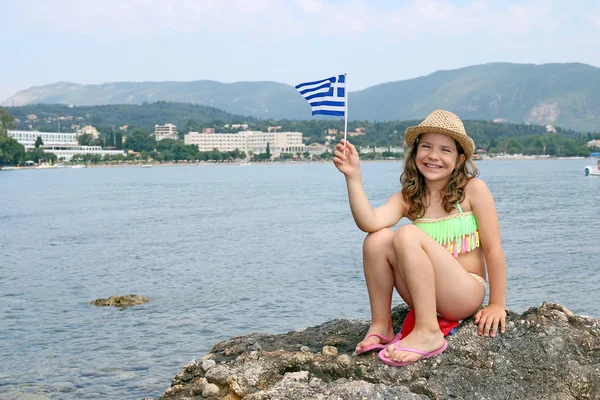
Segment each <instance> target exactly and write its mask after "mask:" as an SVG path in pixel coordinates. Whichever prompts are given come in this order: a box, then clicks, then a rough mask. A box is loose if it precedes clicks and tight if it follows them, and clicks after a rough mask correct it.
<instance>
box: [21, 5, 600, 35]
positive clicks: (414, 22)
mask: <svg viewBox="0 0 600 400" xmlns="http://www.w3.org/2000/svg"><path fill="white" fill-rule="evenodd" d="M15 3H16V4H12V5H10V7H12V8H13V9H15V8H16V10H17V11H20V14H21V15H26V16H27V17H26V20H25V21H19V22H17V23H15V27H16V28H17V29H19V27H21V28H20V29H25V30H33V31H51V32H62V33H73V34H83V35H93V36H97V37H99V38H122V37H148V36H150V37H152V36H161V35H165V34H173V33H207V34H223V33H227V34H244V35H246V36H247V37H261V36H262V37H268V38H271V39H274V38H276V39H285V38H294V37H296V38H310V37H328V38H344V37H349V36H350V37H351V36H352V35H356V34H365V33H367V34H368V33H374V34H379V33H382V32H383V33H388V34H393V35H395V37H394V40H396V41H402V40H411V39H414V38H416V37H430V38H435V37H436V35H444V37H447V36H448V35H467V34H472V35H473V36H488V35H492V36H501V35H502V36H509V37H515V36H518V35H524V34H528V33H531V32H535V33H537V34H539V33H553V32H556V31H558V30H559V29H561V27H565V26H575V27H576V26H577V25H579V24H580V19H579V18H577V16H578V15H579V17H580V18H581V16H582V15H584V14H583V13H585V12H586V10H585V9H586V7H585V6H584V5H583V4H582V3H583V1H581V0H573V1H572V5H571V11H573V10H576V9H578V8H579V9H582V10H583V11H580V12H579V14H574V13H573V14H572V15H571V14H570V10H569V9H565V5H564V4H565V3H564V2H563V1H558V0H527V1H522V2H520V3H512V5H507V3H505V2H504V1H499V2H498V1H496V3H494V1H493V0H474V1H470V2H460V3H457V2H451V1H449V0H413V1H411V2H398V3H397V4H398V5H396V6H390V5H388V6H387V8H386V9H382V8H381V6H379V7H378V6H376V5H375V4H377V3H375V2H368V1H367V0H349V1H346V2H340V1H336V2H335V3H331V2H328V1H326V0H294V1H289V0H251V1H249V0H153V1H152V2H150V1H146V0H103V1H97V0H54V1H51V2H50V1H48V2H39V1H36V0H21V1H20V2H15ZM509 4H510V3H509ZM587 8H588V9H589V8H590V7H587ZM588 11H589V10H588ZM596 11H597V10H596ZM17 14H19V13H18V12H15V15H17ZM587 19H588V20H589V21H590V22H592V23H594V24H595V28H596V29H597V28H598V27H600V16H599V13H598V12H596V13H595V14H592V15H588V16H587ZM599 36H600V35H599Z"/></svg>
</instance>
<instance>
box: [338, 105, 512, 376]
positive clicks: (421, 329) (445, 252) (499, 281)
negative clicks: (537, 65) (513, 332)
mask: <svg viewBox="0 0 600 400" xmlns="http://www.w3.org/2000/svg"><path fill="white" fill-rule="evenodd" d="M404 135H405V139H406V143H407V145H408V146H409V147H410V150H409V152H408V155H407V158H406V161H405V165H404V172H403V173H402V175H401V177H400V182H401V184H402V190H401V191H400V192H398V193H395V194H393V195H392V196H391V197H390V198H389V199H388V201H387V202H386V203H385V204H384V205H382V206H380V207H377V208H375V209H373V208H372V207H371V205H370V203H369V200H368V198H367V196H366V194H365V191H364V188H363V184H362V178H361V173H360V161H359V156H358V152H357V150H356V148H355V147H354V146H353V145H352V144H350V142H345V143H344V140H343V139H342V140H341V142H340V143H339V144H338V145H337V146H336V151H335V154H334V158H333V162H334V164H335V166H336V167H337V169H338V170H339V171H340V172H342V173H343V174H344V176H345V178H346V185H347V188H348V198H349V201H350V209H351V211H352V216H353V217H354V221H355V222H356V225H357V226H358V227H359V228H360V229H361V230H362V231H364V232H367V233H368V235H367V237H366V238H365V241H364V244H363V264H364V273H365V280H366V283H367V290H368V293H369V300H370V305H371V317H372V320H371V326H370V328H369V330H368V332H367V335H366V336H365V338H364V340H363V341H362V342H360V343H358V345H357V346H356V354H362V353H365V352H368V351H372V350H380V352H379V358H380V359H381V360H382V361H383V362H385V363H387V364H390V365H395V366H404V365H408V364H411V363H413V362H415V361H417V360H419V359H422V358H428V357H432V356H435V355H437V354H440V353H441V352H443V351H444V350H445V349H446V347H447V342H446V340H445V339H444V335H443V334H442V332H441V331H440V328H439V325H438V320H437V317H438V315H440V316H441V317H443V318H445V319H447V320H450V321H458V320H462V319H465V318H467V317H470V316H472V315H475V323H476V324H478V331H479V334H480V335H484V336H490V335H491V336H492V337H495V336H496V334H497V332H498V328H500V331H501V332H502V333H504V329H505V319H506V312H505V292H506V263H505V259H504V252H503V250H502V246H501V244H500V229H499V226H498V216H497V214H496V207H495V204H494V200H493V198H492V195H491V193H490V191H489V189H488V187H487V186H486V184H485V183H484V182H483V181H482V180H480V179H478V178H477V177H476V176H477V175H478V172H477V167H476V166H475V164H473V162H472V161H471V156H472V155H473V151H474V148H475V145H474V143H473V140H472V139H471V138H470V137H469V136H468V135H467V134H466V132H465V129H464V126H463V123H462V121H461V120H460V119H459V118H458V117H457V116H456V115H454V114H453V113H451V112H449V111H443V110H436V111H434V112H432V113H431V114H430V115H429V116H428V117H427V118H425V120H423V122H421V123H420V124H419V125H418V126H413V127H410V128H408V129H407V130H406V132H405V134H404ZM404 217H407V218H408V219H410V220H411V221H412V224H409V225H403V226H400V227H399V228H398V229H396V231H393V230H392V229H390V228H391V227H393V226H394V225H396V224H397V223H398V222H399V221H400V220H401V219H402V218H404ZM486 278H489V284H490V295H489V303H488V305H487V306H485V307H483V308H482V309H480V308H481V305H482V303H483V300H484V297H485V290H486ZM394 287H395V288H396V290H397V291H398V293H399V294H400V296H401V297H402V298H403V299H404V301H405V302H406V304H407V305H408V306H409V307H410V308H412V309H413V310H414V315H415V325H414V328H413V330H412V332H410V334H408V335H407V336H406V337H402V336H401V335H400V334H399V335H398V336H396V337H394V331H393V327H392V318H391V303H392V294H393V290H394ZM390 338H391V339H390Z"/></svg>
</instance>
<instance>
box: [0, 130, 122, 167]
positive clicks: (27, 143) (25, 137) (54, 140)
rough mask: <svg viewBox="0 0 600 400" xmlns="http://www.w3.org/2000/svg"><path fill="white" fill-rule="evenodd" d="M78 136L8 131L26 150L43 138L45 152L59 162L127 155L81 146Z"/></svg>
mask: <svg viewBox="0 0 600 400" xmlns="http://www.w3.org/2000/svg"><path fill="white" fill-rule="evenodd" d="M77 135H78V134H77V133H59V132H38V131H11V130H9V131H8V136H9V137H11V138H13V139H15V140H16V141H17V142H19V143H21V144H22V145H23V146H24V147H25V150H30V149H34V148H35V141H36V140H37V138H38V137H41V138H42V142H43V143H44V144H43V146H42V148H43V149H44V151H45V152H47V153H52V154H55V155H56V157H57V158H58V159H59V160H63V161H71V158H73V156H74V155H76V154H99V155H101V156H104V155H105V154H109V155H116V154H122V155H125V153H124V152H123V150H105V149H102V147H100V146H81V145H80V144H79V142H77Z"/></svg>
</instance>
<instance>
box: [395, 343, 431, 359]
mask: <svg viewBox="0 0 600 400" xmlns="http://www.w3.org/2000/svg"><path fill="white" fill-rule="evenodd" d="M398 343H400V342H396V343H394V350H401V351H408V352H410V353H415V354H418V355H420V356H426V355H428V354H430V352H428V351H422V350H419V349H410V348H408V347H398Z"/></svg>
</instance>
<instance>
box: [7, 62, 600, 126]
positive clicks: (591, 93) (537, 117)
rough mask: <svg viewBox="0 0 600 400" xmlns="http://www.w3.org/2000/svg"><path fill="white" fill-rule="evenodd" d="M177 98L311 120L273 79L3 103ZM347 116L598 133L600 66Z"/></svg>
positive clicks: (457, 90) (417, 84)
mask: <svg viewBox="0 0 600 400" xmlns="http://www.w3.org/2000/svg"><path fill="white" fill-rule="evenodd" d="M155 101H174V102H184V103H191V104H197V105H206V106H210V107H215V108H219V109H222V110H224V111H226V112H228V113H232V114H236V115H247V116H251V117H255V118H260V119H283V118H287V119H309V118H310V115H311V113H310V107H309V105H308V104H307V103H306V102H305V101H304V99H303V98H302V97H301V96H300V95H299V94H298V93H297V92H296V90H295V89H294V87H293V86H291V85H287V84H284V83H278V82H272V81H240V82H233V83H221V82H218V81H214V80H196V81H165V82H152V81H147V82H107V83H103V84H94V85H81V84H77V83H73V82H68V81H62V82H55V83H53V84H49V85H44V86H35V87H31V88H29V89H25V90H21V91H19V92H17V94H15V95H14V96H12V97H10V98H8V99H7V100H5V101H4V102H3V103H2V105H4V106H10V105H14V106H17V105H25V104H36V103H50V104H52V103H57V104H73V105H78V106H84V105H100V104H143V103H144V102H155ZM348 104H349V118H350V119H356V120H375V121H383V120H409V119H420V118H423V117H424V116H426V115H427V114H428V113H429V112H430V111H432V110H433V109H436V108H444V109H447V110H450V111H453V112H455V113H457V114H458V115H459V116H460V117H461V118H463V119H483V120H496V119H497V120H501V121H506V122H513V123H531V124H541V125H560V126H563V127H566V128H571V129H575V130H579V131H589V130H596V131H598V130H599V129H600V68H597V67H594V66H591V65H588V64H583V63H577V62H575V63H549V64H541V65H538V64H514V63H505V62H494V63H487V64H481V65H472V66H465V67H462V68H458V69H449V70H439V71H435V72H433V73H431V74H428V75H424V76H420V77H416V78H411V79H407V80H398V81H391V82H384V83H380V84H377V85H374V86H370V87H367V88H365V89H361V90H357V91H352V92H349V103H348Z"/></svg>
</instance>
